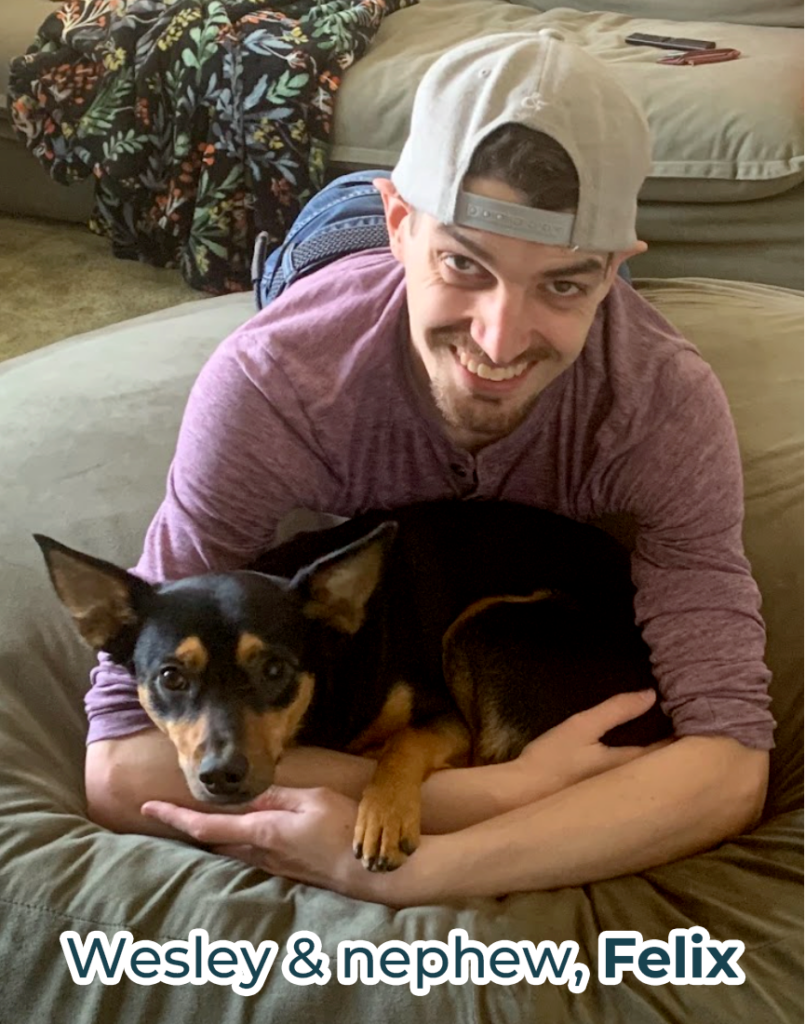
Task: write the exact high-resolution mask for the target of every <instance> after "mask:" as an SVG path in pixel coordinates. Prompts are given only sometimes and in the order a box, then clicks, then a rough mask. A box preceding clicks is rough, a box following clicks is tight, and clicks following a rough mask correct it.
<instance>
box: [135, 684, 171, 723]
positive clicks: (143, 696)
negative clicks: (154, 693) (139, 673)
mask: <svg viewBox="0 0 805 1024" xmlns="http://www.w3.org/2000/svg"><path fill="white" fill-rule="evenodd" d="M137 697H138V698H139V700H140V704H141V705H142V708H143V711H145V713H146V714H147V715H148V717H149V718H150V719H151V721H152V722H153V723H154V725H155V726H156V727H157V728H158V729H161V730H162V731H163V732H165V722H164V720H163V719H162V718H160V716H159V715H158V714H157V712H156V711H155V710H154V707H153V705H152V703H151V693H150V691H149V689H148V687H147V686H146V685H145V684H144V683H138V684H137Z"/></svg>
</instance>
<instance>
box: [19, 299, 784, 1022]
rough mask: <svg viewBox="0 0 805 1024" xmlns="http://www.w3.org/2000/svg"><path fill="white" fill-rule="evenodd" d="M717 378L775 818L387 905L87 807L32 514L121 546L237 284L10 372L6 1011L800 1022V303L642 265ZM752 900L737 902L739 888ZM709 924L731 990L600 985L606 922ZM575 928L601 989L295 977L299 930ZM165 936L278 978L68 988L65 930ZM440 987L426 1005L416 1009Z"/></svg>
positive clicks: (139, 1016) (488, 932) (78, 677)
mask: <svg viewBox="0 0 805 1024" xmlns="http://www.w3.org/2000/svg"><path fill="white" fill-rule="evenodd" d="M641 288H642V290H643V291H644V293H645V294H646V295H647V296H648V297H650V298H651V299H652V300H653V301H655V302H656V304H657V305H658V306H659V307H660V308H661V309H662V310H663V311H665V312H666V314H667V315H668V316H669V317H670V318H671V319H672V320H673V321H674V322H676V323H677V324H678V325H679V326H680V327H681V328H683V329H685V330H686V331H688V332H689V334H690V336H691V338H692V339H693V340H694V341H696V342H697V343H698V344H699V345H700V347H701V348H702V350H703V351H704V354H705V355H706V356H707V357H708V358H710V359H711V360H712V361H713V363H714V365H715V366H716V369H717V370H718V372H719V374H720V375H721V376H722V379H723V381H724V384H725V386H726V389H727V392H728V395H729V397H730V400H731V403H732V406H733V410H734V413H735V416H736V420H737V422H738V426H739V430H740V435H741V444H742V450H743V455H744V462H745V465H746V478H747V523H746V537H747V547H748V550H749V554H750V557H751V558H752V561H753V565H754V569H755V572H756V574H757V576H758V579H759V581H760V584H761V588H762V590H763V594H764V602H765V613H766V616H767V619H768V622H769V638H770V642H769V660H770V663H771V665H772V668H773V670H774V673H775V679H774V705H773V711H774V713H775V716H776V717H777V719H778V720H779V721H780V722H781V727H780V730H779V732H778V737H777V740H778V749H777V751H775V763H774V788H773V794H772V797H771V800H770V802H769V807H768V815H767V820H766V822H765V823H764V824H763V825H762V826H761V827H759V828H758V829H756V830H755V831H754V832H753V833H751V834H750V835H747V836H743V837H741V838H739V839H737V840H735V841H733V842H728V843H724V844H723V845H722V846H720V847H719V848H718V849H716V850H713V851H711V852H709V853H707V854H703V855H700V856H698V857H691V858H686V859H685V860H682V861H679V862H677V863H675V864H670V865H666V866H665V867H662V868H658V869H656V870H654V871H649V872H645V873H643V874H641V875H638V876H633V877H627V878H620V879H613V880H611V881H608V882H602V883H597V884H594V885H590V886H585V887H583V888H572V889H564V890H560V891H557V892H545V893H534V894H521V895H516V896H512V897H509V898H506V899H501V900H486V899H478V900H471V901H468V902H467V903H466V904H462V905H460V906H455V907H449V906H436V907H424V908H415V909H410V910H406V911H402V912H397V913H395V912H392V911H390V910H388V909H386V908H384V907H380V906H377V905H371V904H360V903H356V902H354V901H351V900H348V899H345V898H342V897H339V896H336V895H334V894H332V893H328V892H323V891H320V890H316V889H312V888H309V887H306V886H303V885H296V884H292V883H287V882H285V881H283V880H281V879H274V878H267V877H265V876H264V875H262V874H260V873H259V872H257V871H255V870H252V869H249V868H246V867H245V866H244V865H242V864H240V863H239V862H234V861H228V860H226V859H224V858H220V857H216V856H214V855H212V854H209V853H206V852H202V851H199V850H196V849H192V848H190V847H188V846H185V845H183V844H181V843H174V842H169V841H164V840H157V839H152V838H148V837H142V836H118V835H114V834H112V833H110V832H107V831H105V830H104V829H101V828H98V827H96V826H94V825H92V824H91V823H89V822H88V821H87V820H86V818H85V817H84V800H83V792H82V785H81V779H82V760H83V753H84V746H83V740H84V735H85V723H84V717H83V710H82V695H83V692H84V690H85V687H86V682H87V671H88V669H89V667H90V664H91V663H92V660H93V659H92V657H91V656H90V654H89V653H88V651H87V650H86V649H84V648H83V647H82V645H81V644H80V643H79V642H78V641H77V639H76V637H75V635H74V633H73V630H72V628H71V627H70V626H69V625H68V623H67V617H66V614H65V613H64V612H63V610H62V609H61V606H60V605H59V604H58V602H57V601H56V599H55V597H54V595H53V594H52V592H51V588H50V584H49V583H48V581H47V577H46V572H45V569H44V566H43V564H42V560H41V556H40V554H39V551H38V550H37V548H36V546H35V544H34V542H33V540H32V539H31V537H30V534H31V532H32V531H34V530H36V531H41V532H44V533H49V534H51V535H54V536H56V537H58V538H60V539H61V540H63V541H65V542H66V543H68V544H71V545H75V546H76V547H80V548H83V549H86V550H91V551H93V552H95V553H96V554H98V555H100V556H101V557H106V558H111V559H114V560H116V561H122V562H124V563H126V564H132V563H133V562H134V561H135V560H136V557H137V555H138V553H139V550H140V546H141V544H142V538H143V535H144V532H145V529H146V527H147V524H148V522H149V519H150V517H151V515H152V513H153V510H154V509H155V507H156V505H157V503H158V501H159V500H160V497H161V495H162V493H163V490H164V486H165V474H166V471H167V467H168V463H169V460H170V456H171V454H172V450H173V446H174V441H175V436H176V431H177V427H178V423H179V420H180V417H181V412H182V408H183V404H184V401H185V399H186V396H187V394H188V391H189V389H190V386H191V384H192V381H193V379H194V377H195V374H196V373H197V371H198V369H199V368H200V366H201V364H202V363H203V361H204V359H205V358H206V357H207V355H208V354H209V353H210V352H211V351H212V349H213V348H214V347H215V345H216V344H217V343H218V341H219V340H220V339H221V338H223V337H224V336H225V335H226V334H227V333H228V332H229V331H231V330H232V329H234V328H235V327H236V326H237V325H238V324H239V323H241V322H242V321H243V320H244V319H246V318H247V317H248V316H249V315H250V314H251V312H252V302H251V298H250V297H249V296H246V295H236V296H227V297H226V298H223V299H209V300H202V301H200V302H197V303H191V304H187V305H184V306H180V307H177V308H175V309H173V310H168V311H166V312H163V313H158V314H151V315H149V316H147V317H143V318H140V319H139V320H135V321H130V322H128V323H124V324H120V325H118V326H115V327H111V328H106V329H104V330H103V331H97V332H94V333H92V334H90V335H85V336H84V337H82V338H78V339H73V340H72V341H67V342H63V343H61V344H59V345H55V346H52V347H51V348H49V349H43V350H40V351H38V352H36V353H33V354H31V355H28V356H23V357H21V358H19V359H16V360H12V361H10V362H7V363H5V364H2V365H0V407H2V409H3V411H4V429H3V431H2V433H0V480H2V481H3V516H2V518H1V519H0V560H2V579H3V586H2V587H0V744H2V749H3V757H2V761H1V762H0V800H2V805H3V811H4V813H3V815H2V816H0V878H2V887H0V969H1V970H2V976H3V983H2V991H0V1012H1V1013H2V1016H3V1019H4V1020H5V1019H7V1020H9V1021H11V1020H22V1021H26V1020H48V1021H52V1022H53V1024H68V1022H69V1024H81V1022H87V1024H90V1022H92V1024H95V1022H98V1021H115V1024H135V1022H140V1021H144V1020H152V1021H171V1022H177V1024H184V1022H188V1024H190V1022H193V1024H207V1022H213V1021H215V1022H216V1024H217V1022H223V1024H239V1022H243V1024H245V1022H247V1021H250V1020H258V1019H259V1020H266V1021H268V1020H281V1019H282V1020H284V1019H287V1020H325V1019H327V1020H329V1019H336V1020H343V1021H345V1022H352V1021H361V1020H383V1021H394V1022H395V1024H397V1022H399V1024H408V1022H409V1021H410V1022H411V1024H414V1022H416V1021H420V1020H422V1013H423V1010H424V1011H425V1012H426V1013H427V1019H433V1020H474V1021H478V1022H486V1021H492V1020H495V1021H509V1020H511V1021H515V1020H546V1021H551V1022H553V1024H564V1022H572V1024H600V1022H602V1021H605V1020H606V1021H609V1020H612V1021H627V1020H628V1021H629V1022H630V1024H661V1022H669V1021H677V1022H679V1024H681V1022H683V1021H716V1020H757V1021H765V1020H797V1019H801V1016H802V1004H801V992H802V986H801V973H802V952H801V938H802V922H801V892H800V889H799V885H800V881H801V819H800V816H799V811H798V810H797V808H798V806H799V801H800V795H801V789H800V772H801V722H802V675H801V665H800V664H799V652H800V651H801V642H800V627H801V623H802V611H801V604H800V599H801V593H802V588H801V581H800V579H799V569H800V566H801V564H802V558H801V519H802V515H801V495H800V492H799V484H800V479H801V461H802V459H801V433H800V427H801V383H802V382H801V348H800V346H801V337H802V324H801V296H799V295H797V294H795V293H790V292H786V291H783V290H780V289H773V288H762V287H753V286H747V285H740V286H738V285H730V284H723V283H719V282H708V281H704V282H702V281H675V282H666V283H663V282H645V283H643V284H642V285H641ZM738 893H740V899H736V894H738ZM694 924H696V925H700V926H702V927H704V928H706V929H707V930H708V931H709V932H710V934H711V936H712V937H713V938H717V939H719V940H725V939H728V938H729V939H734V938H737V939H740V940H741V941H742V942H744V943H745V945H746V952H745V953H744V954H743V955H742V957H741V961H740V965H741V967H742V968H743V970H744V972H745V974H746V982H745V983H744V984H743V985H739V986H724V985H720V986H711V985H701V986H694V985H687V986H676V985H661V986H648V985H644V984H642V983H640V982H638V981H635V979H634V977H633V976H632V975H627V976H626V977H625V980H624V982H623V983H622V984H621V985H618V986H615V987H604V986H602V985H600V984H599V983H598V982H597V981H596V980H595V974H594V968H595V964H596V959H597V953H596V947H597V936H598V934H599V932H600V931H602V930H603V929H605V928H615V929H636V930H638V931H641V932H642V934H644V935H645V936H646V937H647V938H648V937H652V938H660V939H666V938H667V935H668V932H669V931H670V930H671V929H672V928H687V927H691V926H692V925H694ZM456 927H460V928H464V929H466V931H467V932H468V934H469V936H470V937H471V938H473V939H476V940H477V941H480V942H484V943H486V944H490V943H492V942H494V941H497V940H500V939H508V940H514V941H517V940H521V939H526V940H530V941H531V942H533V943H534V944H537V943H538V942H540V941H542V940H543V939H547V940H552V941H554V942H556V943H560V942H562V941H564V940H565V939H573V940H575V941H577V942H578V943H579V946H580V952H579V960H580V961H582V962H583V963H586V964H588V965H590V966H591V967H592V968H593V978H592V979H591V983H590V985H589V986H588V988H587V990H586V991H585V992H584V993H581V994H577V995H575V994H572V993H570V992H569V991H568V990H567V988H565V987H564V986H553V985H551V984H544V985H539V986H533V985H529V984H527V983H526V982H519V983H518V984H517V985H516V986H514V987H513V988H508V987H506V986H503V985H496V984H489V985H487V986H474V985H472V984H467V985H463V986H454V985H447V984H445V985H441V986H438V987H435V988H434V989H432V990H431V992H430V993H429V995H428V996H427V997H421V996H415V995H412V994H411V992H410V991H409V989H408V988H407V987H402V988H392V987H389V986H387V985H384V984H378V985H364V984H356V985H353V986H348V985H342V984H339V983H338V982H337V981H336V979H335V977H333V979H332V980H331V982H330V983H329V984H327V985H323V986H319V985H311V986H299V985H292V984H290V983H289V982H287V981H286V980H285V979H284V978H283V976H282V973H281V970H280V963H281V960H282V957H283V956H284V953H285V942H286V941H287V939H288V938H289V937H290V935H291V934H292V933H293V932H295V931H298V930H301V929H308V930H310V931H313V932H315V933H316V934H317V935H319V936H320V937H321V939H322V941H323V946H324V950H325V952H327V953H328V954H329V955H331V956H334V955H335V953H336V947H337V944H338V943H339V942H340V941H342V940H344V939H366V940H369V941H371V942H374V943H375V945H379V944H380V943H382V942H384V941H386V940H388V939H398V940H402V941H404V942H408V943H410V942H412V941H414V940H416V939H440V940H442V941H446V940H447V938H448V933H449V931H450V929H451V928H456ZM124 928H125V929H129V930H131V931H132V932H133V934H134V938H135V939H151V940H153V941H157V942H160V943H164V942H166V941H167V940H168V939H176V938H178V939H183V940H184V939H187V937H188V935H189V933H190V930H191V929H192V928H206V929H207V931H208V933H209V936H210V939H228V940H230V941H235V940H238V939H242V940H248V941H250V942H252V943H253V944H254V945H257V944H258V943H259V942H260V941H262V940H264V939H274V940H275V941H276V942H278V943H279V945H280V958H279V959H278V961H277V963H276V965H275V967H274V968H273V969H272V973H271V975H270V977H269V982H268V984H267V985H266V987H265V988H264V989H263V990H262V991H261V992H259V993H258V994H257V995H254V996H249V997H241V996H236V995H234V994H233V993H232V992H231V990H230V989H229V988H226V987H223V988H222V987H220V986H218V985H212V984H206V985H202V986H198V987H197V986H194V985H186V986H181V987H172V986H169V985H164V984H158V985H153V986H145V985H136V984H134V983H133V982H131V981H130V980H128V979H126V978H123V979H122V981H121V982H120V983H119V984H118V985H102V984H99V983H98V981H97V980H96V981H95V982H94V983H92V984H90V985H88V986H79V985H76V984H74V983H73V981H72V980H71V977H70V975H69V973H68V971H67V967H66V964H65V961H64V958H63V956H62V955H61V952H60V949H59V934H60V933H61V932H62V931H63V930H65V929H73V930H76V931H78V932H79V934H80V935H81V936H82V937H85V936H86V935H87V934H88V933H89V932H90V931H96V930H97V931H102V932H104V933H105V934H107V935H109V936H113V935H114V934H115V933H116V932H117V931H118V930H120V929H124ZM424 999H426V1000H427V1001H426V1002H425V1001H423V1000H424Z"/></svg>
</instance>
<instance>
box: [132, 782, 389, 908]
mask: <svg viewBox="0 0 805 1024" xmlns="http://www.w3.org/2000/svg"><path fill="white" fill-rule="evenodd" d="M357 811H358V806H357V804H356V803H355V801H354V800H351V799H350V798H349V797H346V796H342V795H341V794H340V793H334V792H332V791H331V790H328V789H321V788H318V789H286V788H285V787H282V786H272V788H271V789H268V790H266V792H265V793H262V794H261V795H260V796H258V797H257V798H256V799H255V800H252V801H251V803H249V804H245V805H244V806H243V809H242V813H240V814H229V813H225V814H221V813H210V812H209V811H195V810H191V809H190V808H187V807H178V806H176V805H175V804H169V803H163V802H160V801H149V802H148V803H146V804H144V805H143V808H142V813H143V815H145V816H146V817H148V818H154V819H157V820H158V821H160V822H162V823H163V824H164V825H169V826H170V827H171V828H172V829H176V830H177V831H179V832H184V833H185V834H186V835H188V836H189V837H190V838H191V839H194V840H195V841H196V842H197V843H201V844H203V845H204V846H209V847H210V848H211V849H212V850H213V851H214V852H216V853H220V854H224V855H225V856H229V857H235V858H237V859H238V860H242V861H243V862H244V863H246V864H250V865H252V866H253V867H256V868H260V869H261V870H262V871H266V872H268V873H269V874H272V875H281V876H282V877H283V878H290V879H293V880H294V881H298V882H306V883H307V884H309V885H318V886H321V887H324V888H327V889H334V890H335V891H336V892H341V893H344V894H346V895H350V896H355V897H358V898H363V899H371V892H372V883H371V876H370V873H369V872H368V871H367V870H366V869H365V868H364V867H363V866H362V865H361V863H360V861H358V860H356V859H355V856H354V854H353V852H352V833H353V830H354V828H355V818H356V815H357Z"/></svg>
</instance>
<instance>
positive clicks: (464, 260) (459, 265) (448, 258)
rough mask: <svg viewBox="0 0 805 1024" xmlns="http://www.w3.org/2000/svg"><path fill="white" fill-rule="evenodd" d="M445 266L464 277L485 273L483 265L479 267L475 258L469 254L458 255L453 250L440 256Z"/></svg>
mask: <svg viewBox="0 0 805 1024" xmlns="http://www.w3.org/2000/svg"><path fill="white" fill-rule="evenodd" d="M442 261H443V262H444V264H445V266H446V267H447V268H448V269H449V270H452V271H454V272H455V273H457V274H461V275H462V276H464V277H478V276H480V275H482V274H484V273H485V271H484V269H483V267H479V266H478V264H477V263H476V262H475V260H471V259H470V258H469V256H460V255H459V254H458V253H455V252H448V253H445V254H444V255H443V256H442Z"/></svg>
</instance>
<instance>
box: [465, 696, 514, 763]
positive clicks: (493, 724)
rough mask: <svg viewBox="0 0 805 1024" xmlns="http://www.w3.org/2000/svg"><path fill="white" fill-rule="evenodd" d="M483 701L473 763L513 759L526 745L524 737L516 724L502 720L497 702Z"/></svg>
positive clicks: (474, 745)
mask: <svg viewBox="0 0 805 1024" xmlns="http://www.w3.org/2000/svg"><path fill="white" fill-rule="evenodd" d="M481 703H482V711H481V714H480V719H481V729H480V733H479V735H478V737H477V738H476V741H475V743H474V744H473V764H500V762H501V761H512V760H513V759H514V758H515V757H517V756H518V755H519V754H520V752H521V751H522V749H523V747H524V746H525V741H524V739H523V737H522V736H521V735H520V733H519V732H518V731H517V729H515V728H514V726H512V725H508V724H507V723H506V722H503V721H501V718H500V714H499V711H498V707H497V705H496V704H494V703H493V702H492V701H490V700H483V701H482V702H481Z"/></svg>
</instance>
